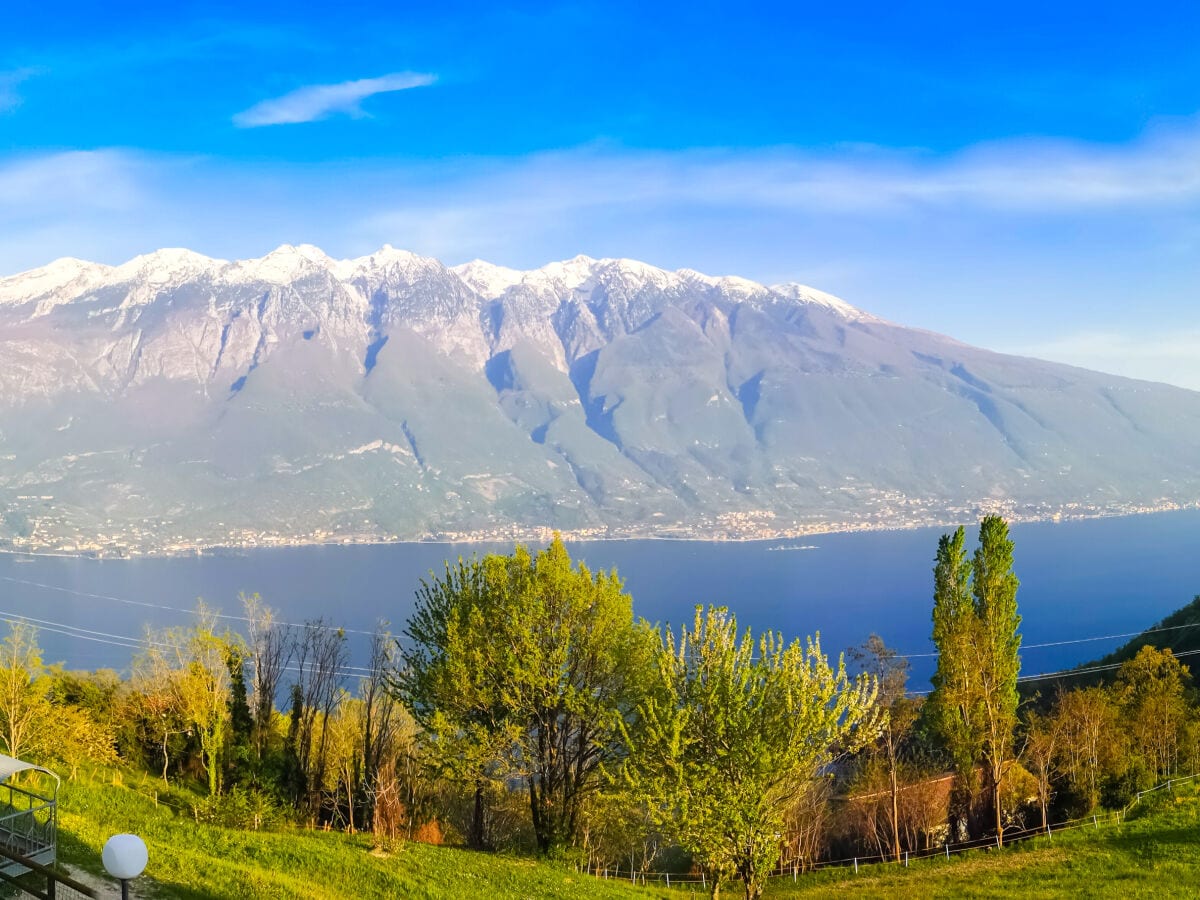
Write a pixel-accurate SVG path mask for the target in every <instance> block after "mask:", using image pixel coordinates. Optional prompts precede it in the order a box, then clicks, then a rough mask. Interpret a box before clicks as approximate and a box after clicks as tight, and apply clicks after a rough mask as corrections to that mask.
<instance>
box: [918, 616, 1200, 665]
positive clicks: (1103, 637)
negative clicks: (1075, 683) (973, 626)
mask: <svg viewBox="0 0 1200 900" xmlns="http://www.w3.org/2000/svg"><path fill="white" fill-rule="evenodd" d="M1181 628H1200V622H1193V623H1192V624H1190V625H1166V626H1164V627H1162V628H1146V629H1143V630H1142V631H1127V632H1124V633H1122V634H1100V635H1096V636H1095V637H1084V638H1070V639H1067V640H1062V641H1044V642H1042V643H1038V644H1022V645H1021V650H1023V651H1024V650H1038V649H1041V648H1042V647H1065V646H1067V645H1068V644H1087V643H1091V642H1093V641H1115V640H1117V639H1118V638H1129V637H1139V636H1141V635H1143V634H1157V633H1158V632H1160V631H1178V630H1179V629H1181ZM937 655H938V654H937V651H936V650H935V651H931V652H929V653H897V654H896V657H897V658H898V659H918V658H932V657H936V656H937Z"/></svg>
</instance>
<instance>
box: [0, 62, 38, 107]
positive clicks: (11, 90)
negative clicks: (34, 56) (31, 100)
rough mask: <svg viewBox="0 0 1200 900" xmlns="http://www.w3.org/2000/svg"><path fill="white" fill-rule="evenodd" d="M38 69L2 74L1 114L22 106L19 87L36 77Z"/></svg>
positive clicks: (11, 71)
mask: <svg viewBox="0 0 1200 900" xmlns="http://www.w3.org/2000/svg"><path fill="white" fill-rule="evenodd" d="M37 73H38V69H35V68H23V69H12V70H10V71H7V72H0V113H6V112H11V111H12V110H14V109H16V108H17V107H18V106H20V105H21V94H20V93H19V92H18V91H17V86H18V85H20V84H21V82H23V81H25V80H27V79H29V78H30V77H32V76H34V75H36V74H37Z"/></svg>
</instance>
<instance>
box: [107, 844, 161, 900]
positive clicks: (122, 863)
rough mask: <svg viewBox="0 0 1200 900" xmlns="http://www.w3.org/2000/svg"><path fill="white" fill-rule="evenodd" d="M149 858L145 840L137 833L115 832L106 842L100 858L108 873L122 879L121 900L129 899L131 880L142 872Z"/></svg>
mask: <svg viewBox="0 0 1200 900" xmlns="http://www.w3.org/2000/svg"><path fill="white" fill-rule="evenodd" d="M149 858H150V856H149V854H148V853H147V852H146V843H145V841H143V840H142V839H141V838H140V837H138V836H137V835H136V834H114V835H113V836H112V837H110V838H109V839H108V841H107V843H105V845H104V850H103V851H102V852H101V854H100V859H101V861H102V862H103V863H104V868H105V870H106V871H107V872H108V874H109V875H111V876H112V877H113V878H119V879H120V880H121V900H129V880H130V879H131V878H137V877H138V876H139V875H141V874H142V871H143V870H144V869H145V868H146V862H147V861H148V860H149Z"/></svg>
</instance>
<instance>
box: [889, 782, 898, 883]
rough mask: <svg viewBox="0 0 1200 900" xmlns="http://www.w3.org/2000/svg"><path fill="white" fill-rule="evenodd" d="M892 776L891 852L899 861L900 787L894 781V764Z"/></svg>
mask: <svg viewBox="0 0 1200 900" xmlns="http://www.w3.org/2000/svg"><path fill="white" fill-rule="evenodd" d="M890 768H891V776H892V853H893V854H895V857H896V862H900V788H899V787H898V785H897V783H896V764H895V762H894V761H893V762H892V765H891V767H890Z"/></svg>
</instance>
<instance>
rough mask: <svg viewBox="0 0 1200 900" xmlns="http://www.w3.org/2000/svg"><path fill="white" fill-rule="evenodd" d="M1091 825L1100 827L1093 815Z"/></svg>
mask: <svg viewBox="0 0 1200 900" xmlns="http://www.w3.org/2000/svg"><path fill="white" fill-rule="evenodd" d="M1092 824H1093V825H1095V826H1096V827H1097V828H1099V827H1100V822H1099V820H1097V819H1096V817H1095V816H1094V815H1093V816H1092Z"/></svg>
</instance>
